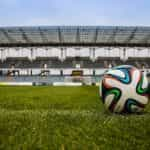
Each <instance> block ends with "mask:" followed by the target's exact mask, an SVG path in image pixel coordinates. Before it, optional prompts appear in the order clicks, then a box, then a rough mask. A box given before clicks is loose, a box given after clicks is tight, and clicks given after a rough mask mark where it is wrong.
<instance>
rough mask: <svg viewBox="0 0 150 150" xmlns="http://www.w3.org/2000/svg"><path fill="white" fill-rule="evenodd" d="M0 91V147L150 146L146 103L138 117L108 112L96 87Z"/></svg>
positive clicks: (71, 149) (149, 113)
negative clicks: (144, 108)
mask: <svg viewBox="0 0 150 150" xmlns="http://www.w3.org/2000/svg"><path fill="white" fill-rule="evenodd" d="M0 93H1V95H0V149H6V150H7V149H11V150H16V149H24V150H30V149H32V150H34V149H35V150H37V149H41V150H43V149H45V150H46V149H52V150H55V149H56V150H57V149H61V150H64V149H69V150H78V149H79V150H80V149H81V150H84V149H85V150H87V149H89V150H92V149H94V150H98V149H106V150H107V149H108V150H109V149H115V150H117V149H127V150H128V149H140V150H141V149H145V150H147V149H149V147H150V126H149V123H150V105H148V106H147V108H146V110H145V112H144V113H143V114H141V115H115V114H111V113H108V112H106V111H105V109H104V107H103V104H102V103H101V101H100V99H99V96H98V87H4V88H3V87H0ZM66 97H67V98H66Z"/></svg>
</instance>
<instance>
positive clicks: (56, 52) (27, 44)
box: [0, 26, 150, 84]
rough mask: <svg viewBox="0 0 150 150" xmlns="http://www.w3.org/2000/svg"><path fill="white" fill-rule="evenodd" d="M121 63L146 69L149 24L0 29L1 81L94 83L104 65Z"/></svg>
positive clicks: (149, 61) (148, 68) (148, 65)
mask: <svg viewBox="0 0 150 150" xmlns="http://www.w3.org/2000/svg"><path fill="white" fill-rule="evenodd" d="M123 64H128V65H134V66H136V67H138V68H139V69H142V70H144V71H146V72H147V73H149V72H150V27H120V26H117V27H109V26H108V27H107V26H50V27H46V26H45V27H44V26H43V27H1V28H0V80H1V81H9V82H14V81H15V82H22V81H24V82H29V81H30V82H31V81H32V82H35V83H49V84H51V83H53V82H54V81H59V82H60V81H65V80H67V81H69V80H70V79H69V78H71V80H72V78H73V80H75V81H79V80H80V79H81V77H84V78H86V79H87V80H88V81H89V78H90V82H92V83H95V82H98V80H99V77H100V76H101V75H102V74H103V73H104V71H105V70H106V69H108V68H111V67H113V66H117V65H123ZM79 76H80V78H77V77H79Z"/></svg>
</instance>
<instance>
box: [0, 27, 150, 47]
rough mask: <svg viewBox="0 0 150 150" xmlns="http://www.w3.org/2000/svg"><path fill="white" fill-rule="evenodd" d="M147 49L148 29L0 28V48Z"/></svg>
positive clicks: (149, 34)
mask: <svg viewBox="0 0 150 150" xmlns="http://www.w3.org/2000/svg"><path fill="white" fill-rule="evenodd" d="M44 45H45V46H62V45H64V46H69V45H72V46H85V45H86V46H150V27H121V26H114V27H111V26H41V27H0V46H44Z"/></svg>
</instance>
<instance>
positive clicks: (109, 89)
mask: <svg viewBox="0 0 150 150" xmlns="http://www.w3.org/2000/svg"><path fill="white" fill-rule="evenodd" d="M99 92H100V97H101V99H102V101H103V103H104V105H105V107H106V109H108V110H110V111H111V112H115V113H138V112H141V111H142V110H143V109H144V107H145V106H146V105H147V104H148V92H149V89H148V80H147V77H146V75H145V74H144V73H142V72H141V71H140V70H138V69H137V68H135V67H133V66H128V65H123V66H118V67H114V68H112V69H109V70H108V71H106V72H105V73H104V76H103V78H102V80H101V82H100V90H99Z"/></svg>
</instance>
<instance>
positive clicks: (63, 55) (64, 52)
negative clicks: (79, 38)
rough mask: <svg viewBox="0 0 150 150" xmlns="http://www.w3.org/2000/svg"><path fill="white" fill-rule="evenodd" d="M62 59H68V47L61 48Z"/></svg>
mask: <svg viewBox="0 0 150 150" xmlns="http://www.w3.org/2000/svg"><path fill="white" fill-rule="evenodd" d="M60 50H61V58H60V59H61V61H64V60H65V59H66V55H67V49H66V48H61V49H60Z"/></svg>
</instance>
